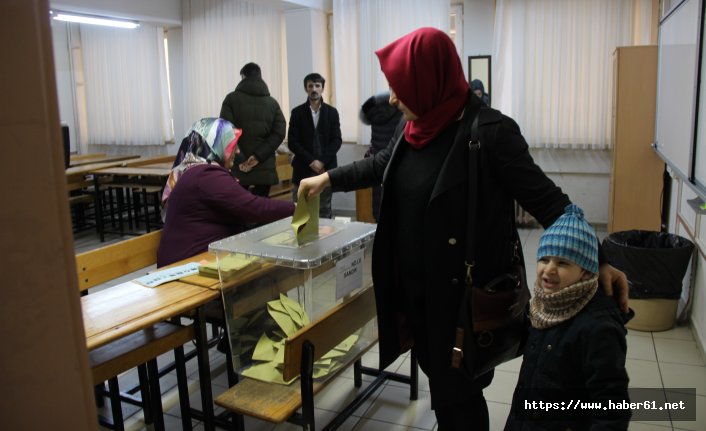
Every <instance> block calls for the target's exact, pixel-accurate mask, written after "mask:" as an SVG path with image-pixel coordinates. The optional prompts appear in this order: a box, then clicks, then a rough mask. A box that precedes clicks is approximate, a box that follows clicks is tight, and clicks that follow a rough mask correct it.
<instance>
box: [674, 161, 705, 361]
mask: <svg viewBox="0 0 706 431" xmlns="http://www.w3.org/2000/svg"><path fill="white" fill-rule="evenodd" d="M668 171H669V170H668ZM670 173H671V178H672V182H671V187H670V200H669V212H668V220H669V223H668V231H669V232H670V233H673V234H676V235H679V236H682V237H684V238H687V239H690V240H692V241H693V242H694V243H695V245H696V250H695V251H694V256H693V260H692V265H691V267H690V268H689V270H687V275H686V277H685V279H684V283H683V291H682V297H681V298H680V301H679V302H680V303H679V311H681V310H682V309H684V308H686V311H687V315H689V316H690V318H691V327H692V329H693V331H694V335H695V338H696V341H697V343H699V349H700V351H701V353H702V354H703V355H704V356H706V216H704V215H702V214H698V213H697V212H696V210H694V209H693V208H692V207H691V206H690V205H689V204H688V201H689V200H691V199H694V198H696V196H697V195H696V193H695V192H694V191H693V190H691V188H690V187H689V185H688V184H687V183H686V182H684V181H683V180H682V179H681V178H680V177H678V176H677V175H675V174H674V173H672V172H671V171H670ZM689 293H691V295H689ZM689 296H691V302H688V299H689ZM689 309H690V310H689Z"/></svg>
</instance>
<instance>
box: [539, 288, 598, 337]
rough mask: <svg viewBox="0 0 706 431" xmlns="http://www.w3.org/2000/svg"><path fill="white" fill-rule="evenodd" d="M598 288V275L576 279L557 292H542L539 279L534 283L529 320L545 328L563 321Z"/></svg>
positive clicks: (572, 315)
mask: <svg viewBox="0 0 706 431" xmlns="http://www.w3.org/2000/svg"><path fill="white" fill-rule="evenodd" d="M596 289H598V275H595V276H593V277H591V278H590V279H588V280H581V281H578V282H576V283H574V284H572V285H571V286H568V287H565V288H564V289H561V290H560V291H558V292H554V293H544V289H543V288H542V286H541V285H540V283H539V280H537V281H535V283H534V297H533V298H532V301H531V302H530V321H531V322H532V326H533V327H535V328H537V329H546V328H551V327H552V326H556V325H558V324H560V323H561V322H565V321H567V320H569V319H571V318H572V317H574V316H575V315H576V314H578V312H579V311H581V310H582V309H583V307H585V306H586V304H588V301H590V300H591V298H593V295H595V293H596Z"/></svg>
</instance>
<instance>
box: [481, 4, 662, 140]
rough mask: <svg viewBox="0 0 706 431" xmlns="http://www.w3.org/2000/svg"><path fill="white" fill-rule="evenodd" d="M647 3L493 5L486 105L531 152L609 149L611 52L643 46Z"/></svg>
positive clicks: (646, 40) (649, 8)
mask: <svg viewBox="0 0 706 431" xmlns="http://www.w3.org/2000/svg"><path fill="white" fill-rule="evenodd" d="M651 14H652V0H562V1H552V0H497V2H496V11H495V32H494V34H495V37H494V40H493V44H494V47H493V68H492V72H493V78H492V80H493V88H492V103H493V107H494V108H497V109H500V110H501V111H503V113H505V114H507V115H509V116H511V117H513V118H514V119H515V120H517V122H518V123H519V124H520V126H521V128H522V132H523V135H524V136H525V138H526V139H527V141H528V143H529V144H530V146H532V147H541V148H573V149H605V148H610V146H611V115H612V112H611V110H612V89H613V59H612V58H613V57H612V56H613V51H614V50H615V48H616V47H617V46H626V45H640V44H648V43H650V36H651V34H650V32H651V30H650V29H651V27H650V25H649V23H650V22H651V19H652V18H651Z"/></svg>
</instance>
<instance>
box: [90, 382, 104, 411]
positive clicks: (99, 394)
mask: <svg viewBox="0 0 706 431" xmlns="http://www.w3.org/2000/svg"><path fill="white" fill-rule="evenodd" d="M103 392H105V382H103V383H101V384H100V385H95V386H94V387H93V394H94V396H95V398H96V407H103V406H104V405H105V400H104V399H103Z"/></svg>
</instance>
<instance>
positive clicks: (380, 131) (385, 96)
mask: <svg viewBox="0 0 706 431" xmlns="http://www.w3.org/2000/svg"><path fill="white" fill-rule="evenodd" d="M389 100H390V92H384V93H378V94H376V95H374V96H370V97H369V98H368V100H366V101H365V103H363V106H361V107H360V112H359V113H358V117H359V118H360V121H361V122H362V123H363V124H365V125H367V126H370V130H371V136H370V148H369V149H368V151H366V152H365V157H370V156H374V155H375V153H377V152H378V151H382V150H384V149H385V147H387V144H389V143H390V139H392V137H393V136H394V135H395V129H396V128H398V126H400V133H401V127H404V123H403V122H402V112H400V111H399V110H398V109H397V108H395V107H394V106H392V105H390V103H389ZM381 198H382V186H380V185H379V184H377V185H374V186H373V217H375V221H377V220H378V218H379V217H380V199H381Z"/></svg>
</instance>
